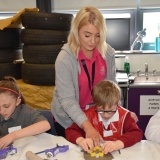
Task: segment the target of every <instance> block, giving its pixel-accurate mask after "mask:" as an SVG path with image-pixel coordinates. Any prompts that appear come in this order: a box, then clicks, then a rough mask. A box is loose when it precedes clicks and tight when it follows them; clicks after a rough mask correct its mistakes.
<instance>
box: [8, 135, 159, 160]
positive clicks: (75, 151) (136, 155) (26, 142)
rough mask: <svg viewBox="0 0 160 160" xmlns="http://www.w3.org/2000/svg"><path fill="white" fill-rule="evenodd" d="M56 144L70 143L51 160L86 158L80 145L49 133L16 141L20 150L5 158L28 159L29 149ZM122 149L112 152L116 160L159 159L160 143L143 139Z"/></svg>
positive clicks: (13, 159) (35, 149)
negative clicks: (67, 148) (67, 147)
mask: <svg viewBox="0 0 160 160" xmlns="http://www.w3.org/2000/svg"><path fill="white" fill-rule="evenodd" d="M56 144H58V145H60V146H62V145H69V150H68V151H67V152H65V153H58V154H57V155H56V156H55V157H53V158H50V160H55V159H57V160H64V159H65V160H85V159H84V157H83V152H81V148H80V147H78V146H77V145H74V144H72V143H70V142H68V141H67V140H66V139H64V138H63V137H60V136H53V135H50V134H47V133H43V134H39V135H36V136H30V137H26V138H22V139H19V140H16V141H14V143H13V146H14V147H16V148H17V149H18V152H17V153H16V154H14V155H8V156H7V158H6V159H5V160H27V159H26V157H25V153H26V152H27V151H32V152H34V153H36V152H40V151H43V150H46V149H50V148H54V147H56ZM120 151H121V154H119V152H118V151H114V152H112V155H113V157H114V160H159V157H160V144H157V143H154V142H151V141H147V140H142V141H141V142H139V143H137V144H135V145H133V146H132V147H128V148H125V149H121V150H120ZM39 156H40V157H41V158H46V156H45V154H44V153H41V154H39ZM99 160H100V158H99Z"/></svg>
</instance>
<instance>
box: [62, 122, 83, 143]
mask: <svg viewBox="0 0 160 160" xmlns="http://www.w3.org/2000/svg"><path fill="white" fill-rule="evenodd" d="M65 134H66V139H67V140H68V141H70V142H71V143H74V144H76V139H77V138H79V137H85V132H84V131H83V129H81V128H80V127H79V126H78V125H77V124H76V123H72V125H71V126H70V127H68V128H66V130H65Z"/></svg>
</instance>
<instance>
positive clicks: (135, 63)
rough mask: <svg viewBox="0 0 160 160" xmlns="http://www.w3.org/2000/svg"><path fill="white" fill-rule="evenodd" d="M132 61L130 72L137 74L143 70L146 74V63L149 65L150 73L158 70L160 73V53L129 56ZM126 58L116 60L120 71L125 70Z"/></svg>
mask: <svg viewBox="0 0 160 160" xmlns="http://www.w3.org/2000/svg"><path fill="white" fill-rule="evenodd" d="M127 56H128V57H129V60H130V71H131V72H137V70H138V69H141V72H144V69H145V63H148V69H149V72H152V71H153V69H155V68H156V70H157V72H160V53H155V54H143V53H142V54H130V55H129V54H127ZM124 60H125V58H116V67H117V69H119V70H123V64H124Z"/></svg>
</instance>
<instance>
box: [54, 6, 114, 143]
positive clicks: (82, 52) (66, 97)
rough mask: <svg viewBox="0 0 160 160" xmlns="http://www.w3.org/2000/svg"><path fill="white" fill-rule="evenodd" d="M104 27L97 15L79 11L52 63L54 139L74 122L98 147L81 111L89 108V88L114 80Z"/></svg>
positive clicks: (111, 51) (88, 9) (88, 10)
mask: <svg viewBox="0 0 160 160" xmlns="http://www.w3.org/2000/svg"><path fill="white" fill-rule="evenodd" d="M106 32H107V29H106V23H105V20H104V18H103V15H102V14H101V12H100V11H99V10H98V9H96V8H94V7H91V6H88V7H84V8H82V9H81V10H80V11H79V12H78V13H77V14H76V16H75V18H74V19H73V20H72V24H71V30H70V34H69V36H68V43H67V44H65V45H64V46H63V47H62V49H61V51H60V53H59V55H58V57H57V60H56V63H55V70H56V82H55V84H56V89H55V91H54V98H53V101H52V104H51V110H52V113H53V115H54V118H55V128H56V131H57V134H58V135H61V136H65V132H64V128H67V127H69V126H70V125H71V124H72V123H73V122H75V123H76V124H77V125H78V126H79V127H81V128H82V129H83V130H84V131H85V133H86V137H90V138H92V139H93V141H94V143H95V145H98V144H99V139H100V136H99V133H98V132H97V131H96V130H95V129H94V128H93V126H92V125H91V123H90V122H89V121H88V119H87V117H86V115H85V114H84V112H83V111H84V110H86V109H88V108H89V107H91V106H92V104H93V100H92V96H91V92H92V88H93V87H94V86H95V85H96V84H97V83H98V82H99V81H101V80H104V79H107V80H111V81H116V80H115V57H114V53H115V50H114V49H113V48H112V47H111V46H110V45H108V44H107V43H106Z"/></svg>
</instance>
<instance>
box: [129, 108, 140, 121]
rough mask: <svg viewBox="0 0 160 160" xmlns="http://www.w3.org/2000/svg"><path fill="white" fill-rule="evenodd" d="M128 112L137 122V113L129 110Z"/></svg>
mask: <svg viewBox="0 0 160 160" xmlns="http://www.w3.org/2000/svg"><path fill="white" fill-rule="evenodd" d="M130 113H131V117H132V118H133V119H134V120H135V122H138V117H137V115H136V114H135V113H134V112H131V111H130Z"/></svg>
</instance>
